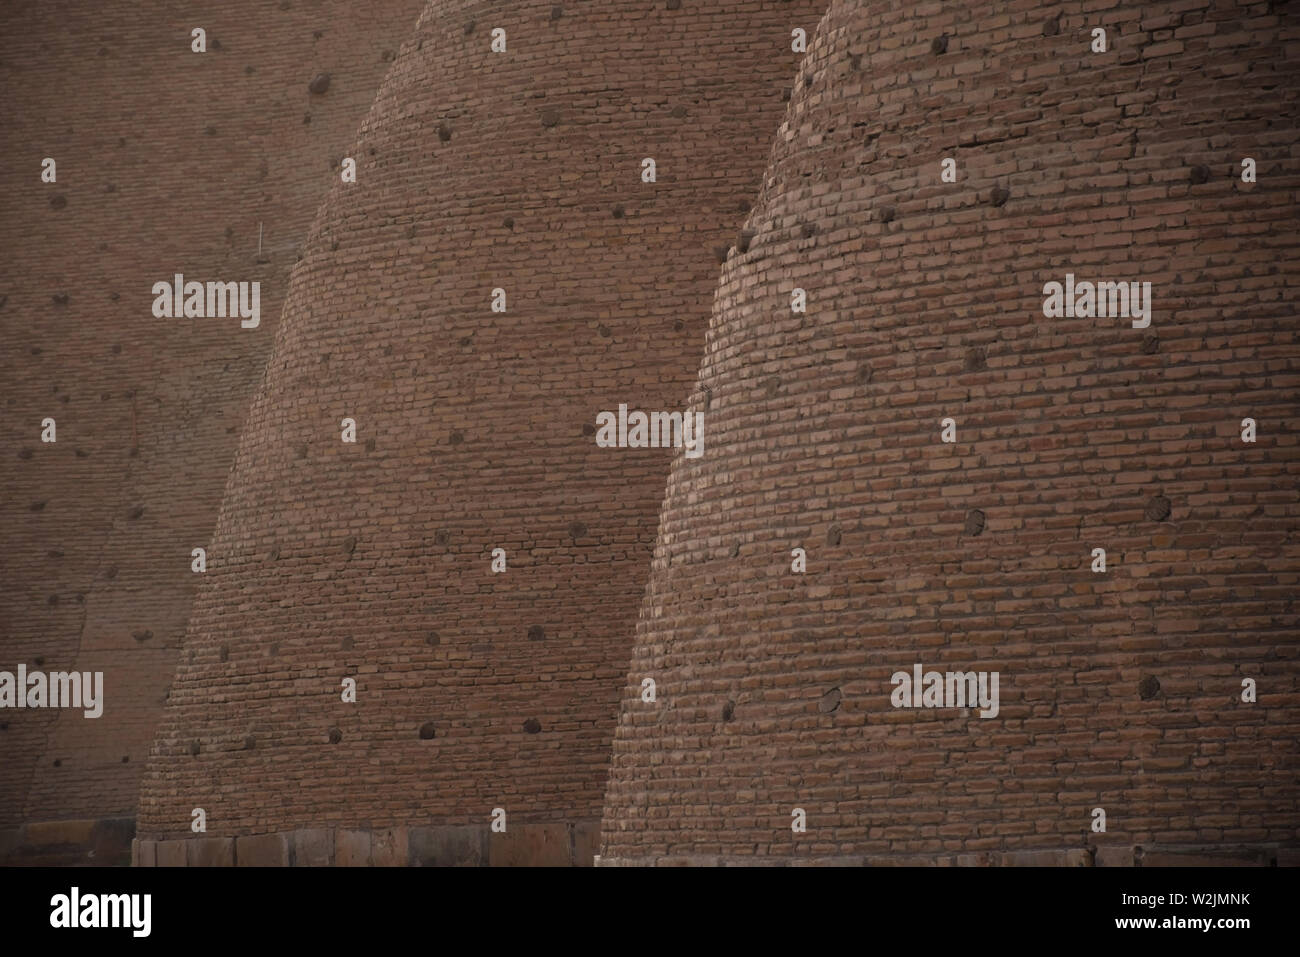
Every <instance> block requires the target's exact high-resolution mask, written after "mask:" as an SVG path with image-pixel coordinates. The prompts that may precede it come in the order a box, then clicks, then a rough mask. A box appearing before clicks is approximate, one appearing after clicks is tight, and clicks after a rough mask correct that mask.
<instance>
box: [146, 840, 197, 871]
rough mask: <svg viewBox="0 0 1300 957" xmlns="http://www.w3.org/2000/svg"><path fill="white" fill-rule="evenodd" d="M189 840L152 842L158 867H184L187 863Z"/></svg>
mask: <svg viewBox="0 0 1300 957" xmlns="http://www.w3.org/2000/svg"><path fill="white" fill-rule="evenodd" d="M189 844H190V842H189V841H184V840H181V841H157V842H156V843H155V844H154V850H155V854H156V861H157V866H158V867H185V866H187V865H188V864H189V859H188V858H189V853H188V849H189Z"/></svg>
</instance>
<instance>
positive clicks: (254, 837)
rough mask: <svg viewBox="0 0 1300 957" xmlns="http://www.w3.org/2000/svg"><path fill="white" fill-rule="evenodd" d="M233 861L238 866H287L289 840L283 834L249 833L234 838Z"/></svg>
mask: <svg viewBox="0 0 1300 957" xmlns="http://www.w3.org/2000/svg"><path fill="white" fill-rule="evenodd" d="M235 863H236V864H238V865H239V866H240V867H287V866H288V864H289V841H288V838H287V837H286V836H285V835H284V834H249V835H246V836H243V837H238V838H236V839H235Z"/></svg>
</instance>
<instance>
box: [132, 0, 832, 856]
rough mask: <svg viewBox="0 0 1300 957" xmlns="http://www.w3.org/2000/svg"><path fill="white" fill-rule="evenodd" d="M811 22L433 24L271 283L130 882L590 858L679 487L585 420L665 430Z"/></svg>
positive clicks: (579, 17)
mask: <svg viewBox="0 0 1300 957" xmlns="http://www.w3.org/2000/svg"><path fill="white" fill-rule="evenodd" d="M822 9H823V5H822V4H821V3H813V2H807V0H801V2H753V0H728V2H721V3H711V4H707V5H705V4H692V3H687V4H677V3H662V2H660V3H650V2H632V0H614V2H599V3H596V2H591V3H566V4H562V5H561V4H555V3H552V2H549V0H548V2H535V0H531V2H524V3H508V4H507V3H496V2H494V3H484V2H465V0H458V2H434V3H431V4H429V5H428V7H427V8H426V10H425V12H424V15H423V17H422V18H421V20H420V23H419V25H418V27H417V29H416V30H415V33H414V35H412V36H410V37H409V39H408V40H407V42H406V43H405V44H403V46H402V48H401V50H400V52H399V55H398V57H397V60H396V62H395V64H394V67H393V70H392V72H391V73H390V74H389V76H388V78H387V80H386V81H385V83H384V84H383V86H382V87H381V89H380V92H379V94H378V97H377V99H376V101H375V103H374V104H373V107H372V109H371V112H370V114H369V117H368V118H367V120H366V122H365V123H364V125H363V128H362V131H361V134H360V136H359V139H358V142H357V145H356V147H355V149H354V150H353V155H355V157H356V158H357V159H358V167H357V182H356V183H354V184H343V183H339V184H336V187H335V189H334V190H333V192H332V194H331V196H330V198H329V200H328V201H327V203H326V205H325V206H324V208H323V209H322V211H321V213H320V214H319V216H318V219H317V221H316V224H315V226H314V228H313V231H312V234H311V237H310V240H309V242H308V245H307V249H306V253H305V257H304V259H303V261H302V262H301V263H300V264H299V265H298V267H297V269H296V271H295V273H294V276H293V280H292V285H291V289H290V293H289V297H288V300H287V303H286V305H285V309H284V314H283V315H284V318H283V322H282V323H281V325H280V328H279V329H278V331H277V340H276V345H275V350H274V354H273V356H272V357H271V359H270V361H269V363H268V365H267V369H266V375H265V380H264V384H263V386H262V388H261V390H260V392H259V393H258V396H257V398H256V400H255V402H254V404H253V407H252V410H251V413H250V416H249V419H248V424H247V426H246V428H245V429H244V431H243V434H242V437H241V442H240V448H239V451H238V454H237V457H236V461H235V465H234V468H233V471H232V473H231V478H230V482H229V485H228V488H227V492H226V497H225V501H224V503H223V506H222V509H221V517H220V521H219V523H218V528H217V532H216V535H215V537H214V539H213V543H212V546H211V548H210V549H209V561H210V567H209V571H208V573H207V575H206V576H205V579H204V582H203V587H202V588H201V589H200V592H199V594H198V597H197V599H196V602H195V605H194V612H193V615H192V617H191V620H190V624H189V631H188V636H187V640H186V643H185V648H184V651H183V653H182V656H181V659H180V662H179V667H178V671H177V675H176V678H175V681H174V683H173V685H172V689H171V695H170V698H169V700H168V703H167V707H166V710H165V713H164V716H163V720H162V723H161V729H160V731H159V734H158V737H157V740H156V743H155V747H154V751H153V754H152V757H151V760H150V765H149V772H148V774H147V776H146V779H145V783H144V786H143V793H142V797H141V803H140V831H141V837H142V841H141V844H140V847H139V855H138V859H139V861H140V863H143V864H150V863H157V864H169V863H188V864H205V863H230V862H237V863H240V864H245V863H297V864H304V863H317V862H320V863H325V862H333V863H340V864H343V863H372V864H383V863H412V864H433V863H568V862H578V863H588V862H590V860H591V857H592V856H593V854H594V852H595V840H596V831H597V822H598V819H599V815H600V808H601V801H602V796H603V792H604V786H605V782H606V777H607V768H608V757H609V743H610V737H611V735H612V733H613V726H614V721H615V718H616V714H617V700H618V689H619V686H620V684H621V680H622V674H623V672H624V670H625V669H626V664H627V656H628V653H629V650H630V642H631V637H632V633H633V629H634V626H635V621H636V613H637V608H638V606H639V601H640V598H641V596H642V594H643V590H644V581H645V576H646V573H647V569H648V566H649V560H650V556H651V551H652V548H653V541H654V533H655V519H656V515H657V512H658V508H659V505H660V503H661V502H662V497H663V482H664V478H665V476H666V474H667V468H668V464H669V453H668V451H667V450H665V449H656V448H649V449H638V448H604V447H600V446H598V444H597V442H596V435H595V423H596V419H597V416H598V413H600V412H601V411H613V410H617V409H618V408H619V405H620V404H626V405H628V406H629V407H630V408H632V409H647V410H664V411H671V410H678V411H680V410H681V408H682V407H683V404H684V402H685V401H686V399H687V397H688V394H689V392H690V386H691V381H692V379H693V375H694V370H695V368H696V365H697V362H698V355H699V349H700V347H701V344H702V341H703V329H704V324H705V322H706V319H707V315H708V308H709V301H710V296H711V294H712V291H713V289H714V287H715V285H716V281H717V274H718V258H717V254H716V252H715V251H716V249H717V248H718V247H720V246H721V247H723V248H724V250H725V247H726V246H727V245H729V244H730V243H731V242H732V241H733V240H734V239H735V238H736V234H737V227H738V224H739V223H740V222H741V220H742V219H743V217H744V214H745V212H746V211H747V210H748V209H749V206H750V204H751V203H752V198H753V194H754V190H755V188H756V186H757V184H758V182H759V179H760V176H761V174H762V170H763V167H764V163H765V157H766V155H767V152H768V149H769V146H770V140H771V131H772V129H774V128H775V126H776V124H777V123H778V122H779V121H780V116H781V112H782V110H783V109H784V102H785V99H786V97H788V95H789V90H788V86H789V83H790V78H791V77H792V76H793V74H794V71H795V64H796V63H797V61H798V59H799V55H798V54H796V53H794V52H792V46H791V43H792V37H791V35H792V30H794V29H796V28H802V29H805V30H807V31H808V32H809V33H811V32H812V30H813V29H814V27H815V25H816V18H817V16H819V15H820V13H821V12H822ZM498 29H499V30H503V31H504V40H505V51H504V52H493V50H492V43H493V32H494V31H495V30H498ZM646 159H653V160H654V166H655V178H654V181H653V182H650V181H647V179H648V177H647V174H645V172H644V171H645V169H646V166H645V164H644V160H646ZM724 254H725V253H724ZM497 290H500V291H501V294H498V293H497V292H496V291H497ZM494 304H495V305H496V306H497V310H494ZM502 308H503V310H504V311H500V310H501V309H502ZM345 419H350V420H352V421H353V422H354V423H355V429H356V432H355V438H356V441H355V442H345V441H344V440H343V439H344V435H343V430H344V428H345V425H344V420H345ZM496 549H502V550H503V551H504V560H505V570H504V571H498V572H494V571H493V570H492V562H493V552H494V550H496ZM345 679H351V680H352V681H355V696H356V698H355V701H345V700H344V695H345V692H346V687H345V686H346V682H345ZM196 808H202V809H203V811H204V814H205V816H206V832H204V833H203V834H201V835H200V834H196V833H195V832H192V831H191V822H192V819H193V811H194V809H196ZM496 809H500V811H501V812H503V813H504V816H505V823H506V830H505V831H504V832H503V833H499V832H494V831H492V830H490V823H491V822H492V820H493V818H494V811H495V810H496ZM496 817H497V820H500V815H497V816H496Z"/></svg>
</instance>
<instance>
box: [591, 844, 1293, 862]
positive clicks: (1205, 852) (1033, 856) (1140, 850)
mask: <svg viewBox="0 0 1300 957" xmlns="http://www.w3.org/2000/svg"><path fill="white" fill-rule="evenodd" d="M595 863H596V866H597V867H1296V866H1300V847H1279V846H1276V845H1260V846H1241V845H1236V846H1212V847H1206V846H1193V845H1163V846H1159V845H1141V844H1137V845H1118V844H1116V845H1104V846H1101V847H1095V848H1070V849H1062V850H1040V851H981V852H980V853H977V854H945V855H923V854H914V855H899V856H873V855H869V854H857V855H843V856H837V857H753V856H749V857H739V856H735V855H726V854H704V855H692V854H678V855H667V856H664V857H643V858H629V857H597V858H596V861H595Z"/></svg>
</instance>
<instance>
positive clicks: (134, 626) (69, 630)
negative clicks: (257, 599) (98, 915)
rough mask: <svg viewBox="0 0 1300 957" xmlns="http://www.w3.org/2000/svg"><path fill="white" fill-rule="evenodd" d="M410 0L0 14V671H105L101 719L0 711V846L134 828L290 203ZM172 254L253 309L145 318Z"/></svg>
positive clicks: (293, 219)
mask: <svg viewBox="0 0 1300 957" xmlns="http://www.w3.org/2000/svg"><path fill="white" fill-rule="evenodd" d="M422 5H423V4H422V3H420V2H419V0H381V2H372V3H369V4H367V14H366V16H365V17H364V18H358V17H357V16H356V15H355V5H354V4H351V3H344V2H335V0H313V2H301V0H295V2H288V0H285V2H281V3H264V2H258V3H235V4H231V3H224V2H223V3H193V2H185V3H180V2H173V0H168V2H152V3H149V4H125V5H116V6H115V7H114V8H113V9H111V10H110V9H108V8H107V7H103V8H101V7H100V6H99V5H95V4H86V3H75V2H66V0H55V2H47V3H39V4H8V5H6V7H5V9H4V10H3V12H0V102H3V104H4V125H5V134H4V152H5V162H4V164H3V166H2V168H0V220H2V221H3V222H4V224H5V230H4V236H3V239H0V244H3V247H4V255H3V259H4V263H5V267H4V269H3V270H0V333H2V334H3V338H4V347H3V348H2V349H0V398H2V400H3V409H4V415H3V424H0V433H2V437H3V441H2V442H0V445H3V448H4V454H3V456H0V488H3V493H0V529H3V540H4V548H3V554H2V555H0V585H2V586H3V587H0V650H2V651H3V658H2V659H0V671H4V672H7V673H10V674H14V673H16V672H17V670H18V668H19V667H25V668H26V669H28V670H29V672H37V671H39V672H42V673H46V672H54V671H70V670H76V671H85V672H90V673H94V672H102V673H103V675H104V691H103V713H102V715H101V716H100V717H98V718H85V717H84V716H83V714H82V712H81V711H78V710H75V709H74V710H66V711H56V710H53V709H45V710H37V709H26V710H13V711H11V710H5V711H3V712H0V861H4V862H7V863H81V864H102V863H109V864H111V863H121V862H122V861H123V860H124V859H127V858H126V857H125V855H129V853H130V848H129V842H130V838H131V834H132V832H133V818H134V815H135V805H136V800H137V794H138V786H139V781H140V776H141V773H142V772H143V770H144V766H145V759H146V758H147V756H148V749H149V745H150V743H151V742H152V740H153V734H154V730H155V728H156V723H157V720H158V717H159V715H160V714H161V710H162V703H163V698H164V695H165V694H166V691H167V687H168V685H169V683H170V681H171V677H172V674H173V672H174V671H175V668H176V660H177V654H178V649H179V647H180V644H181V641H182V639H183V637H184V634H185V624H186V621H187V620H188V618H189V611H190V604H191V601H192V598H193V594H194V591H195V589H196V585H197V581H198V579H199V577H200V576H199V575H197V574H195V573H194V572H192V571H191V551H192V549H193V548H195V547H202V546H206V545H208V543H209V539H210V537H211V535H212V529H213V526H214V524H215V522H216V515H217V509H218V507H219V506H220V503H221V495H222V491H223V489H224V487H225V482H226V476H227V474H228V472H229V468H230V462H231V459H232V458H233V456H234V451H235V443H236V439H237V433H238V431H239V427H240V424H241V423H242V421H243V418H244V413H245V411H246V408H247V403H248V402H249V400H250V399H251V397H252V394H253V391H254V388H255V386H256V384H257V381H258V378H259V376H260V375H261V372H262V369H263V367H264V365H265V363H266V358H267V355H268V354H269V351H270V345H271V342H272V338H273V335H274V330H275V327H276V324H277V320H278V318H279V309H280V306H281V305H282V303H283V302H284V296H285V292H286V290H287V288H288V278H289V271H290V268H291V266H292V265H293V263H294V260H295V258H296V257H297V255H298V254H299V252H300V250H301V246H302V243H303V240H304V239H305V237H306V233H307V228H308V226H309V225H310V222H311V217H312V215H313V214H314V213H315V211H316V209H317V207H318V206H319V204H320V200H321V198H322V197H323V196H324V194H325V190H326V186H327V184H328V182H329V180H330V179H331V178H337V177H338V158H339V157H340V156H341V155H342V152H343V149H344V147H345V146H346V145H347V144H348V143H350V142H352V139H353V137H354V136H355V134H356V129H357V124H358V122H359V121H360V119H361V118H362V117H363V116H364V114H365V111H366V109H367V107H368V106H369V105H370V103H371V102H372V100H373V99H374V94H375V90H376V89H377V87H378V84H379V81H380V79H381V77H382V76H383V74H384V73H385V72H386V71H387V69H388V68H389V65H390V63H391V61H392V59H393V57H394V55H395V51H396V48H397V44H398V43H399V42H400V40H401V39H402V38H403V37H404V36H406V35H407V34H408V33H409V31H410V30H411V27H412V24H413V23H414V22H415V20H416V17H417V16H418V15H419V12H420V9H421V7H422ZM196 27H200V28H203V29H204V30H205V31H206V52H203V53H196V52H194V51H193V49H192V44H193V38H192V34H191V31H192V30H193V29H194V28H196ZM320 74H327V75H328V76H329V78H330V83H329V85H328V87H327V88H326V89H324V90H323V91H321V92H312V91H311V90H310V89H309V84H310V83H311V82H312V80H313V78H314V77H316V76H318V75H320ZM46 158H49V159H51V160H53V161H54V164H55V165H54V169H53V173H54V181H53V182H45V181H43V180H42V172H43V161H44V160H45V159H46ZM259 229H260V238H259ZM259 242H260V248H259ZM177 272H180V273H182V274H183V275H185V276H186V277H187V278H189V279H191V280H199V281H231V282H241V281H242V282H253V281H256V282H259V283H260V284H261V286H260V290H261V298H260V313H261V315H260V319H261V321H260V325H259V326H258V327H257V328H255V329H243V328H241V327H240V325H239V321H238V320H233V321H231V320H228V319H212V320H208V319H165V318H156V317H155V316H154V315H153V312H152V305H153V301H154V296H153V294H152V292H151V289H152V287H153V284H154V283H155V282H158V281H160V280H166V281H168V282H170V281H172V277H173V276H174V274H175V273H177ZM46 418H53V419H54V420H55V424H56V432H55V438H56V441H55V442H53V443H46V442H42V441H41V434H42V431H43V427H42V421H43V420H44V419H46Z"/></svg>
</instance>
